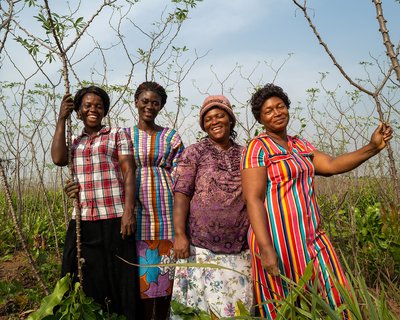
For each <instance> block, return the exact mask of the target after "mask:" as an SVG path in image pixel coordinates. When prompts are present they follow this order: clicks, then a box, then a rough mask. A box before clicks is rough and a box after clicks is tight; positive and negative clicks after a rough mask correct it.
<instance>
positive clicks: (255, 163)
mask: <svg viewBox="0 0 400 320" xmlns="http://www.w3.org/2000/svg"><path fill="white" fill-rule="evenodd" d="M267 165H268V156H266V154H265V151H264V149H263V145H262V142H261V141H260V140H259V139H253V140H251V141H250V142H249V144H248V145H247V146H246V147H245V148H244V149H243V152H242V157H241V160H240V170H244V169H248V168H258V167H266V166H267Z"/></svg>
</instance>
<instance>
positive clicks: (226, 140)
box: [172, 96, 253, 317]
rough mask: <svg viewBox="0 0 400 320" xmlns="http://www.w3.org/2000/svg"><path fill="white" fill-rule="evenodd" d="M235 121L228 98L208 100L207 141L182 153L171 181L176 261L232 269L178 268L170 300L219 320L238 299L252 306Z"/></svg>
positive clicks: (204, 116)
mask: <svg viewBox="0 0 400 320" xmlns="http://www.w3.org/2000/svg"><path fill="white" fill-rule="evenodd" d="M235 123H236V118H235V115H234V113H233V111H232V107H231V104H230V102H229V101H228V99H227V98H226V97H224V96H209V97H207V98H206V99H205V101H204V103H203V106H202V108H201V110H200V126H201V128H202V129H203V130H204V131H205V132H206V133H207V137H205V138H204V139H203V140H201V141H200V142H199V143H196V144H194V145H191V146H189V147H188V148H186V149H185V150H184V152H183V153H182V155H181V158H180V159H179V160H178V167H177V169H176V176H175V181H174V208H173V220H174V229H175V241H174V253H175V257H176V258H178V259H187V260H186V261H187V262H191V263H213V264H218V265H221V266H223V267H226V268H229V269H232V270H227V269H212V268H202V267H189V268H188V267H177V268H176V270H175V279H174V288H173V294H172V299H173V300H175V301H178V302H181V303H183V304H185V305H187V306H190V307H196V308H199V309H202V310H205V311H211V312H213V313H214V314H215V315H216V316H218V317H231V316H234V315H235V304H236V302H237V301H238V300H241V301H242V302H243V303H244V304H245V306H246V307H248V308H249V307H251V304H252V302H253V299H252V297H253V294H252V284H251V265H250V252H249V249H248V245H247V240H246V234H247V230H248V227H249V221H248V218H247V212H246V207H245V204H244V201H243V199H242V188H241V181H240V171H239V169H240V156H241V152H242V147H241V146H239V145H238V144H237V143H235V142H234V138H235V137H236V132H235V131H234V130H233V129H234V127H235ZM180 262H185V261H182V260H181V261H180Z"/></svg>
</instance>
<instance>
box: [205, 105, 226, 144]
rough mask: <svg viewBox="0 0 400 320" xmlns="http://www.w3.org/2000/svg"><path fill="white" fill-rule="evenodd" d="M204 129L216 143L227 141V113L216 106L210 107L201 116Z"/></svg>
mask: <svg viewBox="0 0 400 320" xmlns="http://www.w3.org/2000/svg"><path fill="white" fill-rule="evenodd" d="M203 125H204V131H205V132H206V133H207V135H208V137H209V138H210V139H211V140H213V141H215V142H217V143H226V142H227V141H229V137H230V131H231V119H230V117H229V115H228V113H227V112H226V111H224V110H222V109H219V108H218V107H215V108H212V109H210V110H209V111H207V113H206V114H205V115H204V117H203Z"/></svg>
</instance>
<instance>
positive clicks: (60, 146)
mask: <svg viewBox="0 0 400 320" xmlns="http://www.w3.org/2000/svg"><path fill="white" fill-rule="evenodd" d="M73 110H74V102H73V99H72V96H71V95H70V94H66V95H65V96H64V97H63V99H62V101H61V107H60V113H59V115H58V120H57V124H56V131H55V132H54V136H53V141H52V143H51V158H52V159H53V162H54V164H55V165H57V166H61V167H63V166H66V165H67V164H68V149H67V143H66V141H65V140H66V138H65V123H66V121H67V118H68V116H69V115H70V114H71V113H72V111H73Z"/></svg>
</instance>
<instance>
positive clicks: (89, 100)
mask: <svg viewBox="0 0 400 320" xmlns="http://www.w3.org/2000/svg"><path fill="white" fill-rule="evenodd" d="M104 114H105V110H104V103H103V100H102V99H101V97H99V96H98V95H96V94H94V93H86V94H85V95H84V96H83V98H82V102H81V106H80V108H79V116H80V118H81V119H82V121H83V124H84V125H85V129H86V131H87V132H95V131H99V130H100V129H101V126H102V125H101V121H102V120H103V118H104Z"/></svg>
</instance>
